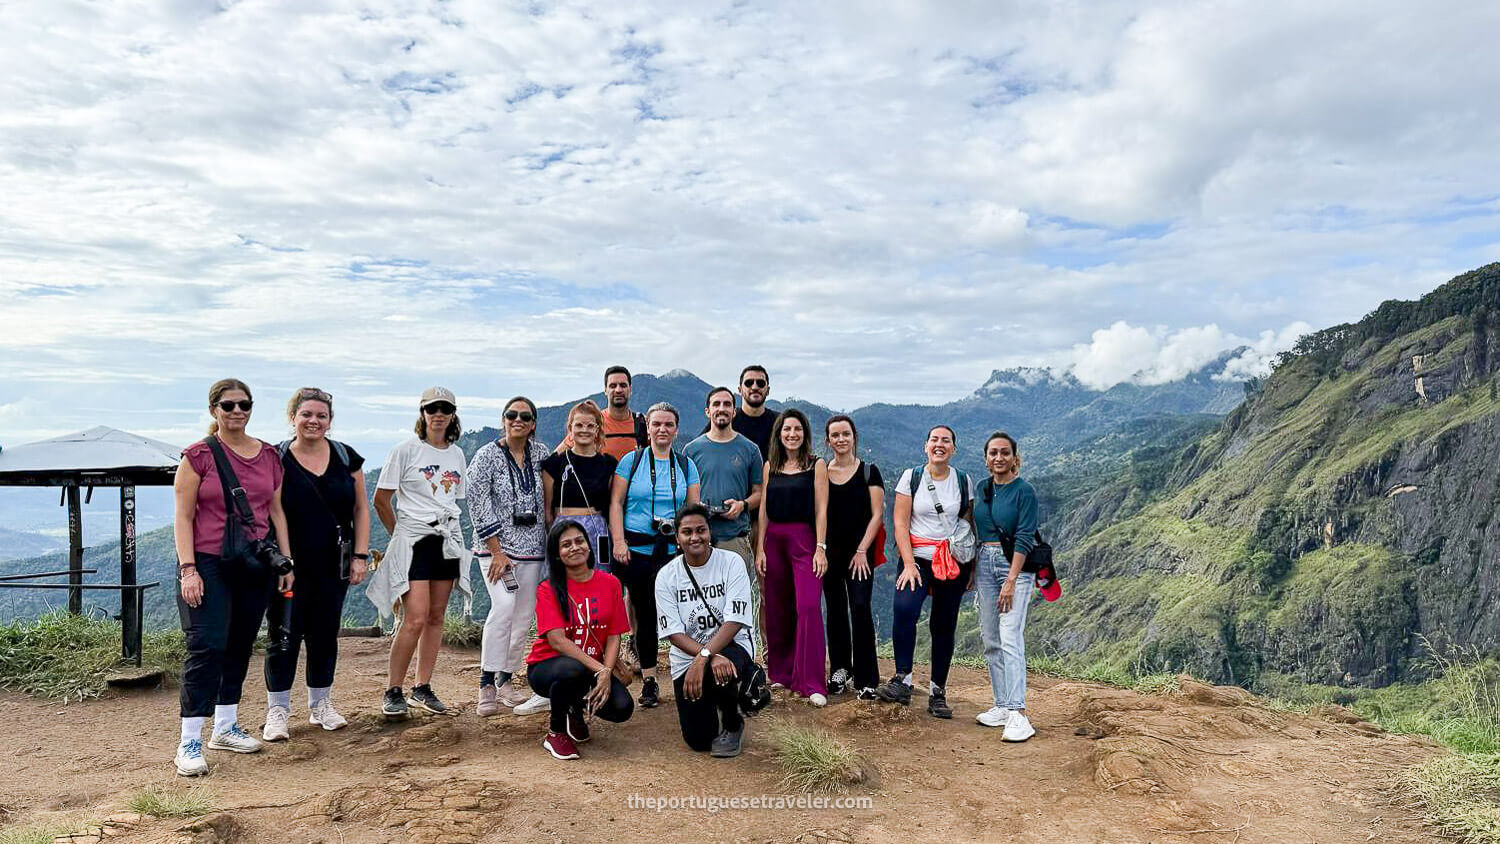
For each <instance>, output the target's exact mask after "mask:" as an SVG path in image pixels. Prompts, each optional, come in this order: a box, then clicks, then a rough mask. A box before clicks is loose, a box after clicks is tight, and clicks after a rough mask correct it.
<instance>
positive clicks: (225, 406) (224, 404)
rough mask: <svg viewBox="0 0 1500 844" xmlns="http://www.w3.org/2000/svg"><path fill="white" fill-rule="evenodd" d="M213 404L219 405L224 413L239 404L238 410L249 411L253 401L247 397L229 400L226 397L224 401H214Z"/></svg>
mask: <svg viewBox="0 0 1500 844" xmlns="http://www.w3.org/2000/svg"><path fill="white" fill-rule="evenodd" d="M215 404H217V405H218V406H219V409H220V410H222V411H224V412H225V413H229V412H230V411H232V410H234V408H235V405H239V408H240V410H243V411H245V412H246V413H249V412H250V408H251V406H253V405H254V404H255V402H253V401H251V400H249V399H240V400H239V401H230V400H227V399H226V400H225V401H221V402H215Z"/></svg>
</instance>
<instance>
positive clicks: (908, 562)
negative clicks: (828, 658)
mask: <svg viewBox="0 0 1500 844" xmlns="http://www.w3.org/2000/svg"><path fill="white" fill-rule="evenodd" d="M923 450H924V451H925V452H926V453H927V463H926V465H924V466H920V467H918V468H916V469H907V470H906V471H905V472H904V473H902V475H901V480H900V481H898V482H897V484H896V505H895V512H894V514H893V517H894V518H893V521H894V523H895V529H896V550H897V551H899V552H900V554H901V574H900V576H898V577H897V578H896V598H895V601H894V610H895V618H894V620H893V623H892V626H891V644H892V646H893V648H894V650H895V657H896V676H894V677H892V678H891V679H890V682H888V683H886V684H885V685H883V686H881V687H880V688H879V689H877V690H876V695H878V696H879V697H880V699H881V700H884V701H887V702H889V703H900V704H902V705H903V706H905V705H909V704H910V703H911V686H912V683H911V667H912V657H913V651H915V650H916V644H917V617H918V616H920V615H921V614H922V604H923V603H925V602H926V600H927V596H928V595H929V594H931V595H932V613H931V615H930V617H929V618H928V629H929V630H930V631H931V633H932V681H931V683H930V685H929V690H928V698H927V712H928V713H929V714H931V715H932V716H933V717H936V718H952V717H953V710H952V709H951V708H949V706H948V697H947V693H946V692H945V690H944V685H945V684H946V683H947V682H948V668H949V665H950V664H951V663H952V661H953V639H954V632H955V630H956V629H957V628H958V609H959V606H960V605H961V604H962V603H963V599H964V592H966V591H967V590H968V589H969V581H970V579H971V576H972V573H973V569H974V563H973V560H968V561H960V560H958V559H956V558H955V557H954V554H953V548H952V547H951V545H950V542H949V541H950V540H951V539H952V538H953V537H954V536H955V534H957V533H958V532H959V523H960V522H966V520H967V519H968V518H969V512H968V511H969V510H970V509H971V507H970V506H969V502H970V501H971V500H972V499H973V497H974V490H973V487H972V486H971V484H970V482H969V478H968V476H967V475H965V474H964V473H963V472H960V471H958V470H957V469H955V468H953V467H952V466H951V465H949V464H950V461H952V459H953V454H954V452H955V451H956V450H957V437H956V436H955V435H954V433H953V429H952V428H950V427H948V426H947V425H936V426H933V428H932V430H930V431H928V432H927V444H926V446H924V448H923ZM965 527H967V525H965Z"/></svg>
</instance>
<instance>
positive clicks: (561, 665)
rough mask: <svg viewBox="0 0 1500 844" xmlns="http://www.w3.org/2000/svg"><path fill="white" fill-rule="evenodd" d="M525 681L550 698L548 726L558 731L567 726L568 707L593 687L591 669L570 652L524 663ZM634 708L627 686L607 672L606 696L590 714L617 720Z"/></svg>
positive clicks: (577, 706)
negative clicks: (536, 661)
mask: <svg viewBox="0 0 1500 844" xmlns="http://www.w3.org/2000/svg"><path fill="white" fill-rule="evenodd" d="M526 682H527V683H528V684H530V685H531V690H532V691H534V692H536V693H537V694H539V695H541V696H543V697H545V698H548V699H550V700H551V701H552V725H551V729H552V732H554V733H560V732H563V731H564V730H566V729H567V728H568V711H569V710H571V709H582V708H583V702H584V698H586V697H588V693H589V691H590V690H592V689H593V688H594V672H592V671H590V670H588V668H587V667H586V666H585V665H584V664H583V663H581V662H579V661H578V660H576V659H574V658H572V657H570V656H554V657H551V658H550V659H544V660H542V661H541V662H538V663H537V664H535V665H532V666H530V667H528V668H527V669H526ZM634 711H635V701H633V700H631V699H630V690H629V689H627V688H625V684H624V683H621V682H620V679H619V678H618V677H613V676H611V677H610V678H609V699H608V700H606V701H604V704H603V705H601V706H600V707H599V708H598V709H596V710H594V714H595V715H597V716H599V717H600V718H603V719H604V720H606V721H613V722H614V723H616V724H619V723H623V722H625V721H628V720H630V714H631V713H632V712H634Z"/></svg>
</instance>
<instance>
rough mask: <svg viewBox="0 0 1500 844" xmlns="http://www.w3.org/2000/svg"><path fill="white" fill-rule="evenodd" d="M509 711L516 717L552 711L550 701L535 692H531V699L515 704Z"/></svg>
mask: <svg viewBox="0 0 1500 844" xmlns="http://www.w3.org/2000/svg"><path fill="white" fill-rule="evenodd" d="M511 711H512V712H515V713H516V714H517V715H535V714H537V713H538V712H550V711H552V701H551V700H550V699H549V698H544V697H542V696H541V695H539V694H537V693H536V692H532V693H531V697H529V698H527V699H526V700H524V701H522V702H521V703H519V704H516V708H515V709H513V710H511Z"/></svg>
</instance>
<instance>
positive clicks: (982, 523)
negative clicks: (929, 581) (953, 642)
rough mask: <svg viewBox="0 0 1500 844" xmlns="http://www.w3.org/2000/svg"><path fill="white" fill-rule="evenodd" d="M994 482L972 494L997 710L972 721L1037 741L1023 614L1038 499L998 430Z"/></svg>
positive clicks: (987, 455) (992, 458)
mask: <svg viewBox="0 0 1500 844" xmlns="http://www.w3.org/2000/svg"><path fill="white" fill-rule="evenodd" d="M984 463H985V466H986V467H988V468H989V470H990V476H989V478H987V479H986V480H985V481H984V482H983V483H982V484H980V485H979V488H978V489H976V490H975V492H974V499H975V500H974V507H973V511H974V532H975V536H976V538H977V539H978V541H979V564H978V565H977V566H976V567H975V570H974V575H975V579H976V580H978V586H979V630H980V633H981V635H982V636H983V637H984V661H985V664H986V665H987V666H988V667H989V670H990V688H991V689H992V690H993V691H994V694H995V705H994V706H993V707H991V708H990V709H989V710H987V711H985V712H981V713H979V714H978V715H977V716H975V720H977V721H978V722H979V723H981V724H983V725H984V726H986V727H1000V728H1003V730H1004V732H1003V733H1002V734H1001V738H1003V739H1004V740H1005V741H1025V740H1026V739H1029V738H1031V737H1032V736H1033V735H1035V734H1036V730H1035V729H1034V728H1033V727H1032V726H1031V721H1030V720H1028V719H1027V717H1026V716H1025V714H1023V710H1025V708H1026V610H1027V608H1028V607H1029V606H1030V605H1031V590H1032V587H1033V586H1034V585H1035V583H1036V570H1035V568H1033V567H1029V566H1028V565H1027V563H1026V555H1027V554H1029V553H1031V548H1032V546H1033V545H1034V544H1035V543H1036V525H1037V507H1036V492H1035V491H1034V490H1033V489H1032V488H1031V484H1029V483H1027V482H1026V481H1024V480H1022V479H1021V477H1020V475H1019V474H1018V473H1019V472H1020V470H1021V452H1020V449H1019V448H1018V447H1017V446H1016V440H1015V438H1014V437H1012V436H1011V435H1010V434H1007V433H1004V432H1003V431H996V432H995V433H993V434H990V438H989V440H987V441H986V442H985V444H984Z"/></svg>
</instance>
